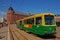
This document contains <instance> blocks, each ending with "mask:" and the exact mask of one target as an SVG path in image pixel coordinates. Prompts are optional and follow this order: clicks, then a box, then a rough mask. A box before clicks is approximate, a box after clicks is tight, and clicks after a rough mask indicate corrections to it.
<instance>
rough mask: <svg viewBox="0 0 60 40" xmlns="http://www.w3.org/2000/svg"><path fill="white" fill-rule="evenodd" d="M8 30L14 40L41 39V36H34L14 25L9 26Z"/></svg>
mask: <svg viewBox="0 0 60 40" xmlns="http://www.w3.org/2000/svg"><path fill="white" fill-rule="evenodd" d="M10 30H11V32H12V34H13V37H14V40H43V39H42V38H38V37H35V36H33V35H31V34H28V33H26V32H24V31H22V30H20V29H18V28H16V27H10Z"/></svg>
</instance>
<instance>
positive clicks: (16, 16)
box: [7, 7, 27, 24]
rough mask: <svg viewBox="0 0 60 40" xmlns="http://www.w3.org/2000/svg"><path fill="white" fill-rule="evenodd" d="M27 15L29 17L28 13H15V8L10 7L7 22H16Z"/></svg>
mask: <svg viewBox="0 0 60 40" xmlns="http://www.w3.org/2000/svg"><path fill="white" fill-rule="evenodd" d="M25 17H27V15H23V14H21V13H19V14H18V13H15V12H14V10H13V8H12V7H10V8H9V9H8V12H7V23H8V24H12V23H16V21H17V20H19V19H23V18H25Z"/></svg>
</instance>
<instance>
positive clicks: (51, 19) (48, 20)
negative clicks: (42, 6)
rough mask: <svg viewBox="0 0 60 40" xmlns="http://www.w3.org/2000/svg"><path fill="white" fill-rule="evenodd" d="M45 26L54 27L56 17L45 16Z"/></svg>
mask: <svg viewBox="0 0 60 40" xmlns="http://www.w3.org/2000/svg"><path fill="white" fill-rule="evenodd" d="M45 24H46V25H52V24H54V16H52V15H50V16H49V15H45Z"/></svg>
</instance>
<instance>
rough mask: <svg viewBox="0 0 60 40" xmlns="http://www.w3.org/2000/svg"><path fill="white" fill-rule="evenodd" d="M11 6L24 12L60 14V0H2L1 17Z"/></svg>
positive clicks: (0, 4)
mask: <svg viewBox="0 0 60 40" xmlns="http://www.w3.org/2000/svg"><path fill="white" fill-rule="evenodd" d="M9 7H12V8H13V9H14V10H15V11H19V12H24V13H26V12H28V11H29V12H30V13H32V14H33V13H34V14H38V13H43V12H52V13H54V14H60V0H0V17H1V16H4V15H5V13H6V12H7V10H8V8H9Z"/></svg>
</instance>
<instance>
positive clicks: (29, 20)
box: [24, 18, 34, 24]
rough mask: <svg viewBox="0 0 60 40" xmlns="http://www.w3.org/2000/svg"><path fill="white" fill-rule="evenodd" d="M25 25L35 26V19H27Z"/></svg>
mask: <svg viewBox="0 0 60 40" xmlns="http://www.w3.org/2000/svg"><path fill="white" fill-rule="evenodd" d="M24 23H25V24H34V18H31V19H27V20H25V21H24Z"/></svg>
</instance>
